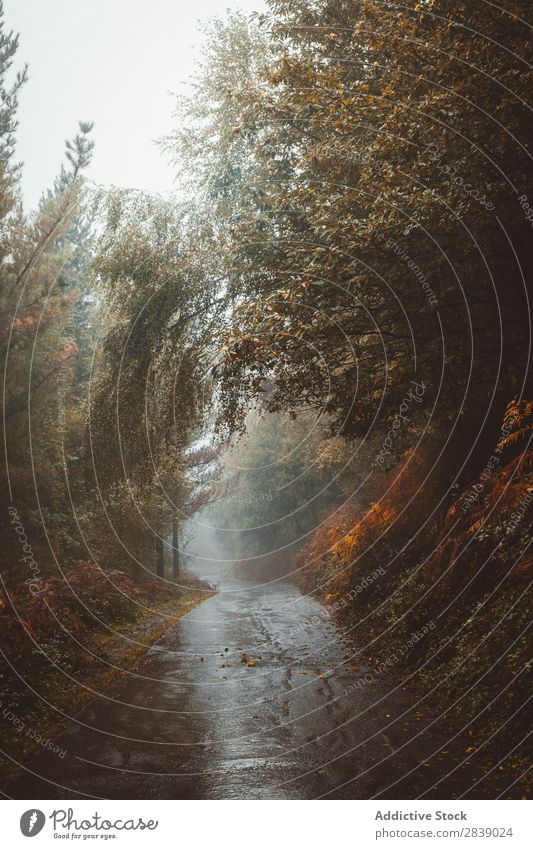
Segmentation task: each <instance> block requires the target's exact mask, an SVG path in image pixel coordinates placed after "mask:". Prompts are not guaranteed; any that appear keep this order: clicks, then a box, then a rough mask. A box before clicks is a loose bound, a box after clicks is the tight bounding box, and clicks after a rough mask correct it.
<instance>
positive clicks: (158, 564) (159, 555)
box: [155, 537, 165, 578]
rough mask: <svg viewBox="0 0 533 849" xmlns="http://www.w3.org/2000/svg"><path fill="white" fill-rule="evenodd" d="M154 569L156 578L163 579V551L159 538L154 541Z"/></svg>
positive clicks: (161, 541)
mask: <svg viewBox="0 0 533 849" xmlns="http://www.w3.org/2000/svg"><path fill="white" fill-rule="evenodd" d="M155 569H156V574H157V577H158V578H164V577H165V549H164V546H163V540H162V539H159V537H158V538H157V539H156V541H155Z"/></svg>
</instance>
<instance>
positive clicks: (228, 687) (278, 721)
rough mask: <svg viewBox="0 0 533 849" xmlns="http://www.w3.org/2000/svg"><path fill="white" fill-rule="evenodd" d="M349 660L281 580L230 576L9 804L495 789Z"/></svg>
mask: <svg viewBox="0 0 533 849" xmlns="http://www.w3.org/2000/svg"><path fill="white" fill-rule="evenodd" d="M350 653H351V652H350V650H349V648H348V646H347V644H346V643H345V642H343V640H342V639H341V638H340V635H339V633H338V631H337V629H336V626H335V625H334V624H333V622H332V621H331V619H330V617H329V615H328V613H327V611H326V610H325V609H324V608H323V607H321V606H320V605H319V604H318V603H317V602H315V601H314V600H312V599H309V598H305V597H303V596H302V595H301V593H300V592H299V591H298V590H297V589H296V588H295V587H293V586H291V585H290V584H286V583H277V584H272V585H270V586H262V587H260V588H259V587H257V588H256V587H255V586H254V585H253V584H251V583H245V582H239V581H230V580H227V581H225V582H223V583H222V584H221V587H220V592H219V594H218V595H216V596H214V597H212V598H210V599H209V600H208V601H206V602H204V603H203V604H201V605H200V606H199V607H197V608H195V609H194V610H193V611H191V612H190V613H189V614H187V615H186V616H185V617H184V618H182V619H181V620H180V621H179V622H178V623H177V624H176V625H174V626H173V627H172V628H171V629H170V630H169V631H168V632H167V633H166V634H165V636H164V638H163V639H162V640H161V641H160V643H159V644H158V645H154V646H153V647H152V648H151V649H150V650H149V651H148V652H147V654H146V655H145V656H144V658H143V659H142V660H141V661H140V662H139V664H138V666H137V667H136V668H137V671H132V672H131V673H128V674H126V675H124V676H121V677H120V678H118V679H117V680H116V681H115V682H114V683H113V684H112V685H111V686H110V687H108V689H107V690H106V691H105V692H104V693H103V695H102V696H101V697H99V698H97V699H95V700H94V701H92V702H91V703H90V704H89V705H88V706H87V707H86V708H85V709H84V710H82V711H81V713H80V714H79V715H78V717H77V718H76V721H73V722H70V723H69V725H68V727H67V728H66V730H65V731H64V733H63V734H62V735H61V736H60V737H59V738H58V741H57V742H59V743H60V745H61V747H62V748H63V749H66V750H67V755H66V756H65V758H64V759H59V758H58V757H57V755H54V754H52V753H51V752H46V751H42V752H41V753H39V754H38V755H37V756H36V757H35V758H34V760H33V761H32V762H31V763H30V765H29V767H28V771H27V772H26V774H25V775H24V776H23V777H22V778H20V779H18V780H17V781H16V782H15V784H14V785H12V787H11V788H10V790H8V794H9V795H10V796H12V797H13V798H26V799H40V798H48V799H50V798H62V797H65V796H66V797H68V798H84V797H97V798H123V799H127V798H133V799H136V798H139V799H142V798H156V799H157V798H163V799H164V798H177V799H191V798H206V799H223V798H230V799H311V798H317V797H325V798H371V797H374V796H377V795H379V796H381V797H382V798H393V799H394V798H399V799H401V798H416V797H419V796H421V795H422V794H424V793H427V796H426V798H450V797H453V796H459V795H461V794H462V793H466V794H468V795H469V796H470V797H471V798H475V797H483V796H484V795H485V794H486V793H489V792H494V787H491V788H488V787H487V788H486V787H485V784H484V782H483V780H482V779H483V769H482V766H481V765H480V764H472V763H467V764H465V765H463V766H460V764H461V761H463V760H464V759H465V758H466V755H465V754H464V751H465V741H464V740H461V739H457V740H455V741H453V742H450V743H448V738H449V736H450V735H449V734H446V731H445V729H444V727H443V726H442V725H441V724H439V723H435V724H434V725H433V726H432V727H431V728H430V729H428V731H427V732H424V728H425V727H426V726H427V725H429V723H431V722H432V721H433V719H434V718H435V717H433V716H431V715H429V714H428V715H425V714H424V711H422V712H420V711H419V710H418V711H417V712H415V711H414V710H413V711H411V707H412V706H413V703H414V701H415V700H416V699H415V696H414V694H413V693H411V692H410V691H409V690H407V689H404V688H403V687H402V686H401V684H400V682H398V681H397V680H394V679H393V678H387V679H385V678H381V679H378V680H374V681H373V682H372V683H371V684H366V685H362V686H358V685H357V683H356V682H357V681H358V679H361V678H362V676H364V674H365V672H369V670H368V668H366V667H365V666H361V665H360V663H358V661H357V658H353V659H351V660H349V659H348V658H349V655H350ZM248 660H249V661H252V662H253V663H255V665H248ZM369 677H370V676H369ZM350 688H351V690H350ZM347 691H348V692H347ZM441 748H443V749H444V750H445V752H444V754H439V749H441ZM455 767H458V768H457V769H455ZM451 770H453V772H452V773H451V774H450V775H449V777H448V778H446V777H445V778H444V780H443V782H442V783H441V784H439V779H440V778H441V777H442V776H446V775H447V774H448V773H450V771H451ZM478 781H479V782H480V783H479V784H477V786H476V787H474V789H473V790H472V791H471V792H469V789H470V788H471V787H472V785H473V784H474V783H475V782H478Z"/></svg>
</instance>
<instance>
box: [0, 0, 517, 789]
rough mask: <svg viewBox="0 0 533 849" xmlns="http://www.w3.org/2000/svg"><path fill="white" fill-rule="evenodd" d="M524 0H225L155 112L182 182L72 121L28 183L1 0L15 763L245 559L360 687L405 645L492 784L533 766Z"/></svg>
mask: <svg viewBox="0 0 533 849" xmlns="http://www.w3.org/2000/svg"><path fill="white" fill-rule="evenodd" d="M531 11H532V10H531V4H530V2H529V0H506V2H505V3H501V4H498V5H497V4H492V3H488V2H480V0H461V2H459V0H420V2H417V0H404V2H402V3H399V2H396V0H393V1H392V2H386V3H383V2H378V0H305V2H304V0H268V2H267V3H266V9H265V11H262V12H257V13H254V14H253V15H251V16H250V15H247V14H244V13H241V12H238V11H232V12H228V13H227V14H225V15H221V16H219V17H216V18H214V19H213V20H212V21H211V23H210V24H209V26H208V27H207V28H206V30H205V32H204V34H203V54H202V56H201V58H199V61H198V65H197V70H196V74H195V78H194V82H193V85H192V87H191V90H190V92H189V93H186V94H182V95H175V96H174V100H173V102H172V103H171V104H170V107H169V108H171V109H172V110H173V118H172V123H173V129H172V131H171V132H169V133H167V134H162V133H160V132H159V130H158V128H157V127H154V128H153V135H154V136H158V135H159V136H160V137H159V141H158V145H159V148H160V151H161V156H163V157H166V159H167V160H168V161H170V162H171V164H172V168H173V170H174V173H175V175H176V185H177V186H178V190H179V191H178V192H177V194H176V197H175V199H173V200H172V201H169V200H168V199H164V198H163V197H160V196H157V195H155V194H149V193H146V192H142V191H139V190H135V189H122V188H115V187H109V186H102V185H98V184H96V183H95V182H94V181H92V180H91V179H90V168H91V160H92V157H93V153H94V150H95V145H97V144H98V123H97V122H96V123H95V124H94V125H93V123H92V122H91V121H90V120H81V121H79V123H78V124H77V125H76V123H75V120H74V121H73V133H72V137H71V138H70V139H69V140H68V141H67V142H66V146H65V152H64V159H63V162H58V166H57V177H56V179H55V181H54V183H53V185H51V186H50V187H49V189H48V190H47V191H46V192H44V193H43V194H42V196H41V199H40V201H39V204H38V206H37V207H36V208H35V209H31V210H28V209H26V207H25V205H24V203H23V200H22V193H21V186H20V181H21V174H22V173H23V169H24V163H20V162H19V160H18V156H17V133H18V126H19V125H18V106H19V97H20V95H21V92H22V91H23V89H24V86H25V85H26V83H27V78H28V74H29V73H31V68H30V69H28V68H27V67H26V66H25V64H24V56H23V55H21V50H20V47H19V39H18V36H17V34H16V33H15V32H12V31H11V28H10V23H9V20H6V15H5V14H4V10H3V7H2V4H0V89H1V108H0V222H1V223H0V267H1V290H0V299H1V303H0V314H1V320H0V334H1V359H2V373H3V416H2V429H3V440H2V444H3V447H4V462H3V464H2V478H3V486H2V499H3V504H2V508H1V510H0V516H1V519H0V521H1V524H2V538H3V545H2V551H1V558H2V569H1V573H2V592H1V596H0V623H1V625H0V633H1V644H0V647H1V650H2V655H3V661H4V662H3V672H2V677H1V679H0V708H1V709H2V710H3V711H4V713H3V721H4V722H6V716H7V717H8V718H7V724H8V728H9V733H8V734H5V735H4V737H5V738H7V739H5V740H4V741H3V746H2V751H3V756H4V766H3V767H2V775H3V781H4V782H7V785H6V786H9V782H11V781H15V780H19V781H20V780H21V779H20V775H21V770H22V768H23V764H24V763H26V762H27V761H28V759H29V758H30V757H32V756H34V755H35V752H36V751H38V749H39V747H38V746H37V745H36V743H35V739H31V738H32V735H28V734H27V733H25V732H24V729H27V728H29V727H39V728H41V729H43V731H42V734H41V737H42V738H45V737H46V738H50V739H53V738H54V736H55V735H57V734H60V733H61V731H62V729H63V728H64V725H65V721H66V719H67V718H69V717H72V716H74V715H76V713H77V712H78V711H79V710H81V709H83V707H84V706H85V705H87V704H88V703H89V702H90V700H91V699H92V698H94V696H95V694H98V693H101V692H102V691H103V690H104V689H105V687H108V686H109V685H110V684H112V683H113V682H114V681H116V680H117V674H119V675H120V674H123V672H124V669H129V668H131V667H133V668H137V667H135V666H134V664H137V663H140V662H141V659H142V656H143V652H144V651H145V650H146V647H147V646H149V645H152V644H153V643H154V642H156V641H157V640H158V639H160V638H161V636H162V635H163V634H164V633H165V632H166V631H167V630H168V628H169V627H170V626H171V625H173V624H175V623H176V622H177V620H178V618H179V617H181V616H183V615H184V614H188V613H189V612H190V611H191V610H194V611H195V613H196V611H197V610H198V611H203V610H205V611H208V609H209V604H211V602H212V600H214V599H215V596H216V593H217V590H218V589H219V586H218V584H219V582H223V581H224V579H225V578H228V579H229V580H230V581H236V582H240V583H239V586H241V583H242V582H244V584H245V585H247V586H248V585H249V586H254V587H256V588H258V593H259V595H260V593H261V587H262V586H265V587H267V588H269V587H271V586H274V587H277V586H285V584H286V583H288V584H290V585H291V586H292V587H294V588H296V589H297V590H298V593H299V594H300V593H301V594H303V596H305V598H306V599H307V598H309V599H313V600H315V601H316V602H318V603H320V605H321V606H322V609H323V611H324V613H323V614H321V615H324V616H326V620H327V622H328V624H329V623H333V624H334V626H335V627H336V628H338V629H339V631H340V632H342V635H343V639H344V640H346V645H349V646H355V647H356V648H357V652H359V651H360V650H361V651H362V657H363V658H364V664H365V665H364V667H359V666H357V665H355V666H350V669H354V670H355V676H354V678H353V680H352V682H351V683H348V684H346V685H345V692H348V693H351V696H350V698H354V696H353V694H354V693H356V694H357V693H358V692H360V691H362V689H363V684H362V683H361V682H363V683H364V681H365V675H366V676H367V678H366V681H367V683H368V682H369V681H371V680H372V679H374V683H375V681H376V680H378V681H381V679H383V678H384V677H386V676H387V675H388V674H389V672H391V673H392V674H393V675H394V676H396V677H397V678H401V679H402V682H403V683H404V684H405V683H406V682H408V686H409V688H410V690H411V691H412V692H413V694H416V700H417V704H418V703H419V701H420V704H421V705H422V706H423V710H427V711H428V712H429V715H434V716H437V715H439V716H444V717H445V722H446V723H447V725H446V727H449V728H450V729H451V730H450V736H451V735H452V734H453V735H457V734H460V735H461V737H460V739H461V740H463V739H464V740H466V741H467V745H463V744H462V743H461V752H462V753H464V754H463V757H464V758H465V760H466V761H467V762H469V761H470V759H472V762H476V763H477V761H475V759H476V758H478V759H479V764H480V765H481V766H480V770H481V772H482V773H483V776H485V775H486V776H488V778H487V780H486V782H485V780H484V779H483V781H482V780H481V779H479V781H480V782H481V783H480V786H479V788H478V789H479V792H480V794H481V796H483V795H484V796H488V797H493V796H498V795H499V794H500V793H502V794H504V795H505V796H509V797H511V798H522V797H524V795H525V794H526V793H527V787H528V783H527V778H526V775H525V774H526V772H527V767H528V750H527V729H528V722H527V708H528V694H529V689H530V652H529V645H528V643H529V623H530V615H529V609H528V594H527V593H528V588H529V583H530V580H531V572H532V566H533V559H532V554H531V548H530V539H531V524H532V511H531V502H532V498H533V449H532V445H531V441H532V438H533V385H532V370H531V367H530V354H531V310H530V303H531V297H532V296H533V291H532V282H531V281H532V279H533V239H532V226H533V213H532V211H531V209H532V206H533V166H532V145H533V125H532V122H531V113H530V108H529V107H528V101H529V99H530V93H531V90H532V83H533V79H532V66H531V45H532V37H531V24H532V23H533V22H532V20H531ZM169 84H170V81H169ZM75 117H76V119H77V117H78V116H75ZM84 117H85V118H88V119H90V118H91V116H84ZM202 539H203V540H204V543H205V544H206V545H207V543H206V542H205V541H206V540H209V545H210V546H211V548H210V551H211V552H213V551H215V552H216V553H215V554H211V555H209V556H210V557H212V562H215V561H216V567H215V566H213V565H212V563H210V564H207V563H205V562H204V563H203V564H202V563H200V566H198V562H195V553H194V552H195V551H196V552H197V551H199V550H200V549H199V548H198V546H199V545H200V547H201V544H204V543H198V540H200V541H201V540H202ZM195 546H196V548H195ZM198 557H200V555H198ZM200 559H201V558H200ZM246 582H248V584H246ZM220 586H221V587H222V583H221V584H220ZM292 591H294V592H295V591H296V590H291V592H292ZM219 595H220V596H222V595H223V593H222V591H220V593H219ZM202 602H204V604H202ZM198 615H200V614H198ZM202 615H203V614H202ZM205 615H207V613H206V614H205ZM317 615H318V614H317ZM294 627H295V629H296V630H295V633H296V632H297V631H298V627H299V626H294ZM302 627H303V626H302ZM305 627H306V628H311V630H312V628H313V622H312V620H311V621H310V622H309V621H308V620H307V621H306V623H305ZM124 635H127V637H126V638H125V636H124ZM236 642H239V649H240V650H239V651H237V655H240V660H239V657H238V656H237V667H238V668H239V670H240V668H241V667H243V670H244V671H246V672H247V674H248V676H249V677H250V676H251V675H253V674H254V673H255V670H254V669H253V667H254V666H255V665H256V663H257V665H258V666H259V665H260V663H261V660H260V658H259V659H258V658H256V657H255V656H254V655H253V653H251V651H250V650H249V649H247V648H246V646H243V647H242V650H241V644H240V641H238V640H237V641H236ZM274 642H275V639H274ZM363 647H364V650H363ZM224 650H225V651H228V649H227V648H226V649H225V647H224V646H223V647H222V649H221V651H222V653H223V652H224ZM217 651H218V650H217ZM231 651H233V648H231ZM353 652H355V649H348V654H347V657H349V661H350V663H352V660H353V656H354V654H353ZM358 656H359V658H360V657H361V656H360V655H358ZM391 659H392V660H391ZM202 661H203V657H202ZM224 663H225V661H222V665H223V664H224ZM239 664H240V666H239ZM244 667H249V668H247V669H244ZM361 669H363V671H360V670H361ZM118 670H121V672H120V673H119V672H118ZM358 670H359V671H358ZM364 670H366V671H364ZM222 671H223V672H224V673H225V672H226V669H223V670H222ZM302 674H305V673H302ZM327 674H328V673H324V675H322V676H318V677H321V678H324V677H325V676H326V675H327ZM367 689H372V687H370V688H367ZM418 700H419V701H418ZM6 708H7V709H8V712H9V711H11V713H8V714H6V712H5V709H6ZM10 716H15V717H16V718H18V719H17V722H15V720H12V719H11V720H10V719H9V717H10ZM421 716H422V714H421ZM424 716H425V714H424ZM419 718H420V717H419ZM422 721H423V720H422ZM442 721H443V722H444V720H442ZM33 737H35V735H33ZM424 760H425V757H424V758H422V759H421V761H420V763H422V761H424ZM419 765H420V764H419ZM421 772H424V768H423V764H422V766H421ZM465 780H466V779H465ZM468 780H470V779H468ZM472 782H473V780H472ZM472 782H471V783H472ZM456 789H457V794H458V795H460V793H462V792H466V791H467V790H468V786H467V785H464V786H462V785H461V783H460V781H459V782H458V787H457V788H456ZM8 792H9V791H8ZM20 792H22V791H20ZM43 792H45V791H43ZM413 792H414V791H413ZM21 798H23V796H22V797H21ZM28 798H40V797H39V796H38V795H36V794H35V793H34V794H33V795H31V796H28ZM43 798H50V797H47V796H44V797H43ZM119 798H124V796H122V797H120V796H119ZM436 798H439V796H438V794H437V796H436Z"/></svg>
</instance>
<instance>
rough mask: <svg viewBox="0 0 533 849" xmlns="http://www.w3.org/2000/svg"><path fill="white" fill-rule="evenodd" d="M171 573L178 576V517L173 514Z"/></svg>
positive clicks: (175, 576)
mask: <svg viewBox="0 0 533 849" xmlns="http://www.w3.org/2000/svg"><path fill="white" fill-rule="evenodd" d="M172 574H173V576H174V578H179V576H180V552H179V519H178V517H177V516H174V519H173V520H172Z"/></svg>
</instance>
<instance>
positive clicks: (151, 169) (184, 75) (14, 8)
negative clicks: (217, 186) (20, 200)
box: [4, 0, 263, 207]
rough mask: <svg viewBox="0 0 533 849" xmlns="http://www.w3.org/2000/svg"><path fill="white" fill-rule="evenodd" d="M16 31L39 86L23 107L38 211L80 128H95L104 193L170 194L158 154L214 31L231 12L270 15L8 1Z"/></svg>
mask: <svg viewBox="0 0 533 849" xmlns="http://www.w3.org/2000/svg"><path fill="white" fill-rule="evenodd" d="M4 8H5V22H6V27H7V29H13V30H15V31H16V32H19V33H20V47H19V52H18V61H17V65H22V64H23V63H24V62H28V63H29V66H30V70H29V73H30V78H29V81H28V83H27V84H26V86H25V87H24V89H23V91H22V93H21V97H20V110H19V122H20V126H19V130H18V134H17V138H18V145H17V158H18V159H19V160H22V161H23V162H24V169H23V178H22V185H23V191H24V198H25V204H26V206H28V207H30V206H34V205H35V204H36V202H37V200H38V198H39V195H40V193H41V191H42V190H43V189H45V188H46V187H48V186H49V185H50V184H51V183H52V181H53V179H54V176H55V174H56V173H57V171H58V170H59V165H60V163H61V161H62V156H63V150H64V142H65V139H66V138H68V137H71V136H72V135H73V134H74V132H75V131H76V128H77V122H78V120H83V121H94V122H95V128H94V130H93V138H94V140H95V142H96V150H95V156H94V162H93V164H92V166H91V168H90V170H89V172H88V176H89V177H90V178H91V179H93V180H95V181H96V182H98V183H103V184H106V185H107V184H111V183H113V184H115V185H118V186H129V187H135V188H140V189H145V190H148V191H152V192H162V193H165V192H169V191H172V189H173V182H172V181H173V177H174V174H173V171H172V169H171V168H170V167H169V166H168V165H167V164H166V163H165V160H164V158H163V157H162V156H161V154H160V153H159V150H158V148H157V147H156V145H155V144H154V139H156V138H157V137H158V136H160V135H164V133H165V132H167V131H168V130H169V129H170V128H171V126H172V123H171V112H172V107H173V101H172V98H171V97H170V96H169V91H178V90H179V89H180V86H182V85H183V83H186V82H187V80H188V79H189V78H190V77H191V75H192V74H193V71H194V61H195V57H196V56H197V55H198V45H199V43H200V42H201V34H200V33H199V32H198V20H201V21H205V20H208V19H209V18H210V17H212V16H213V15H214V14H217V13H218V14H220V13H223V12H224V10H225V9H228V8H232V9H242V10H244V11H247V12H252V11H255V10H261V9H262V8H263V4H262V0H192V2H189V0H4Z"/></svg>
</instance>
